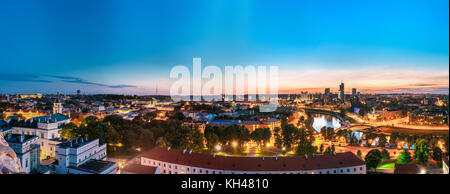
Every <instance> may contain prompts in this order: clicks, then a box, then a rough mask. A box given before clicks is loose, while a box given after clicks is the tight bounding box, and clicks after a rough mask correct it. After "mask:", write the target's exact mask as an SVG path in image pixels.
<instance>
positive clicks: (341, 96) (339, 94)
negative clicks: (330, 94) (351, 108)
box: [338, 82, 345, 101]
mask: <svg viewBox="0 0 450 194" xmlns="http://www.w3.org/2000/svg"><path fill="white" fill-rule="evenodd" d="M338 98H339V99H340V100H342V101H345V94H344V83H342V82H341V84H340V85H339V93H338Z"/></svg>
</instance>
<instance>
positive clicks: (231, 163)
mask: <svg viewBox="0 0 450 194" xmlns="http://www.w3.org/2000/svg"><path fill="white" fill-rule="evenodd" d="M142 157H144V158H149V159H153V160H158V161H164V162H168V163H172V164H179V165H185V166H193V167H198V168H209V169H218V170H236V171H305V170H319V169H331V168H343V167H350V166H360V165H364V161H363V160H361V159H360V158H359V157H358V156H356V155H355V154H353V153H351V152H345V153H336V155H334V154H327V155H315V156H314V157H312V156H308V157H307V158H306V157H304V156H293V157H278V158H276V157H264V160H263V158H262V157H234V156H215V157H214V156H213V155H210V154H200V153H194V152H192V153H191V154H189V151H186V152H185V153H183V151H182V150H174V149H170V150H167V149H166V148H161V147H155V148H153V149H152V150H150V151H148V152H146V153H144V154H142Z"/></svg>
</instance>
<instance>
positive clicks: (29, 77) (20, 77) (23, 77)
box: [0, 73, 52, 83]
mask: <svg viewBox="0 0 450 194" xmlns="http://www.w3.org/2000/svg"><path fill="white" fill-rule="evenodd" d="M0 80H3V81H17V82H39V83H51V82H52V81H50V80H46V79H41V78H40V76H38V75H33V74H10V73H0Z"/></svg>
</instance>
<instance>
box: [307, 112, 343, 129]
mask: <svg viewBox="0 0 450 194" xmlns="http://www.w3.org/2000/svg"><path fill="white" fill-rule="evenodd" d="M311 116H312V117H313V123H312V128H313V129H314V130H316V131H317V132H319V133H320V129H322V127H332V128H333V129H337V128H339V127H341V123H340V120H339V119H338V118H337V117H334V116H331V115H325V114H311Z"/></svg>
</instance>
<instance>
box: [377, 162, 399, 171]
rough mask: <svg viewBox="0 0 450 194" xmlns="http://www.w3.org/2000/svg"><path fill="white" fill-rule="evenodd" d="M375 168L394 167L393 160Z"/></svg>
mask: <svg viewBox="0 0 450 194" xmlns="http://www.w3.org/2000/svg"><path fill="white" fill-rule="evenodd" d="M377 168H384V169H394V168H395V162H389V163H384V164H380V165H379V166H378V167H377Z"/></svg>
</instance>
